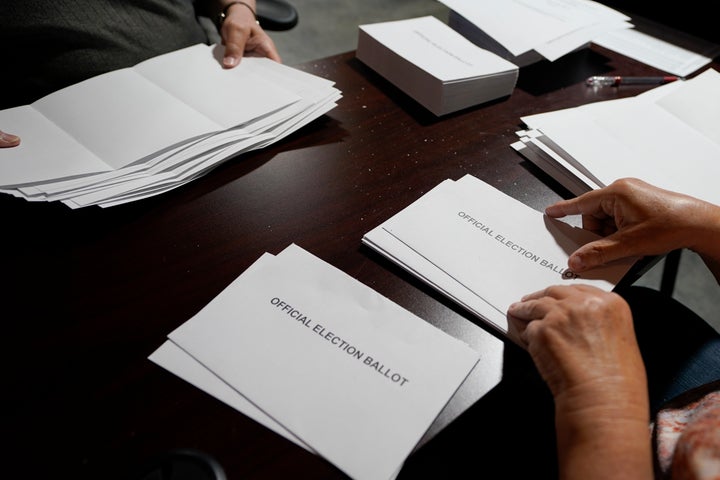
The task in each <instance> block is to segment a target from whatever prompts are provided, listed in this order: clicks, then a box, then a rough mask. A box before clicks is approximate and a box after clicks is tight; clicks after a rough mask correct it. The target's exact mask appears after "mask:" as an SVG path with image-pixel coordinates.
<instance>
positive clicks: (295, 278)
mask: <svg viewBox="0 0 720 480" xmlns="http://www.w3.org/2000/svg"><path fill="white" fill-rule="evenodd" d="M168 338H169V340H168V341H167V342H166V343H164V344H163V345H162V346H161V347H160V348H159V349H158V350H157V351H155V352H154V353H153V354H152V355H151V356H150V359H151V360H152V361H153V362H155V363H157V364H159V365H161V366H163V367H164V368H166V369H168V370H170V371H171V372H173V373H175V374H176V375H178V376H180V377H182V378H184V379H186V380H187V381H189V382H191V383H193V384H194V385H196V386H197V387H199V388H201V389H203V390H205V391H207V392H208V393H210V394H212V395H214V396H215V397H217V398H219V399H221V400H223V401H224V402H226V403H228V404H229V405H231V406H233V407H235V408H236V409H238V410H240V411H241V412H243V413H245V414H247V415H249V416H250V417H251V418H253V419H255V420H257V421H258V422H260V423H262V424H264V425H266V426H268V427H269V428H272V429H273V430H274V431H276V432H278V433H279V434H281V435H283V436H285V437H286V438H288V439H290V440H291V441H294V442H295V443H297V444H298V445H301V446H303V447H304V448H306V449H308V450H310V451H312V452H314V453H316V454H318V455H321V456H322V457H324V458H326V459H327V460H328V461H330V462H331V463H333V464H334V465H335V466H337V467H338V468H339V469H340V470H342V471H343V472H345V473H346V474H348V475H349V476H350V477H351V478H357V479H369V480H378V479H391V478H394V477H396V476H397V474H398V472H399V471H400V469H401V467H402V464H403V462H404V461H405V459H406V458H407V456H408V455H409V454H410V453H411V452H412V450H413V448H414V447H415V445H416V444H417V443H418V442H419V441H420V439H421V437H422V436H423V434H424V433H425V431H426V430H427V429H428V427H429V426H430V425H431V423H432V422H433V420H434V419H435V418H436V417H437V415H438V414H439V413H440V411H441V410H442V408H443V406H444V405H445V404H446V403H447V402H448V400H449V399H450V397H452V395H453V393H454V392H455V391H456V390H457V388H458V387H459V386H460V384H461V383H462V382H463V381H464V379H465V378H466V377H467V375H468V374H469V372H470V371H471V370H472V369H473V368H474V367H475V366H476V364H477V365H478V366H479V365H480V364H478V361H479V360H480V354H479V353H478V352H476V351H474V350H473V349H471V348H470V347H469V346H468V345H467V344H465V343H463V342H461V341H459V340H457V339H455V338H453V337H451V336H450V335H448V334H447V333H445V332H443V331H441V330H439V329H437V328H435V327H434V326H432V325H431V324H429V323H427V322H425V321H424V320H422V319H420V318H418V317H416V316H415V315H413V314H412V313H410V312H408V311H407V310H404V309H403V308H401V307H400V306H398V305H397V304H395V303H393V302H391V301H390V300H388V299H387V298H385V297H383V296H381V295H379V294H378V293H377V292H375V291H374V290H372V289H370V288H369V287H367V286H365V285H363V284H361V283H360V282H358V281H357V280H355V279H353V278H351V277H349V276H348V275H346V274H345V273H343V272H341V271H340V270H337V269H335V268H333V267H332V266H330V265H328V264H326V263H325V262H322V261H321V260H319V259H318V258H316V257H314V256H313V255H311V254H309V253H308V252H306V251H304V250H303V249H301V248H300V247H298V246H296V245H290V246H289V247H288V248H286V249H285V250H283V251H282V252H281V253H280V254H278V255H277V256H273V255H271V254H265V255H264V256H262V257H261V258H260V259H259V260H257V261H256V262H255V263H254V264H253V265H252V266H251V267H250V268H248V269H247V270H246V271H245V272H244V273H243V274H241V275H240V276H239V277H238V278H237V279H236V280H235V281H233V283H232V284H230V285H229V286H228V287H227V288H226V289H225V290H224V291H223V292H221V293H220V294H219V295H218V296H217V297H216V298H215V299H213V300H212V301H211V302H210V303H209V304H208V305H207V306H206V307H205V308H203V309H202V310H201V311H200V312H199V313H197V314H196V315H195V316H194V317H193V318H191V319H190V320H188V321H187V322H185V323H184V324H183V325H181V326H180V327H178V328H177V329H176V330H174V331H173V332H171V333H170V334H169V335H168ZM499 353H500V355H501V352H499ZM501 363H502V362H495V361H494V360H492V361H491V365H493V367H491V368H495V365H497V364H501ZM497 378H498V381H499V376H497ZM300 476H302V474H300Z"/></svg>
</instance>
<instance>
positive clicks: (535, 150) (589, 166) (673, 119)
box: [512, 69, 720, 204]
mask: <svg viewBox="0 0 720 480" xmlns="http://www.w3.org/2000/svg"><path fill="white" fill-rule="evenodd" d="M522 121H523V122H524V123H525V125H526V126H527V127H528V129H527V130H522V131H519V132H517V133H518V135H519V136H520V141H518V142H515V143H513V144H512V147H513V148H514V149H515V150H517V151H518V152H520V153H521V154H522V155H523V156H524V157H525V158H527V159H528V160H529V161H531V162H533V163H534V164H535V165H537V166H538V167H539V168H541V169H542V170H543V171H545V172H546V173H547V174H549V175H550V176H552V177H553V178H555V179H556V180H557V181H558V182H559V183H560V184H562V185H563V186H565V188H567V189H568V190H570V191H571V192H572V193H574V194H575V195H579V194H582V193H584V192H587V191H589V190H591V189H596V188H600V187H604V186H607V185H609V184H610V183H612V182H613V181H615V180H617V179H619V178H622V177H637V178H640V179H642V180H645V181H646V182H649V183H652V184H654V185H656V186H658V187H661V188H665V189H668V190H673V191H677V192H682V193H685V194H688V195H693V196H695V197H698V198H701V199H703V200H707V201H709V202H712V203H715V204H720V189H718V187H717V185H716V182H715V180H716V179H717V178H720V74H719V73H718V72H717V71H715V70H713V69H708V70H706V71H705V72H703V73H701V74H699V75H698V76H697V77H694V78H692V79H690V80H685V81H677V82H673V83H669V84H666V85H661V86H659V87H656V88H654V89H652V90H648V91H646V92H644V93H642V94H640V95H637V96H635V97H630V98H624V99H616V100H610V101H605V102H596V103H591V104H588V105H583V106H581V107H576V108H569V109H564V110H557V111H553V112H546V113H540V114H536V115H530V116H526V117H522Z"/></svg>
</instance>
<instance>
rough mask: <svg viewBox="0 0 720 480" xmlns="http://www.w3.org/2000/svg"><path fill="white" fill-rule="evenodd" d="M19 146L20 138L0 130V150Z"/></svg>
mask: <svg viewBox="0 0 720 480" xmlns="http://www.w3.org/2000/svg"><path fill="white" fill-rule="evenodd" d="M18 145H20V137H18V136H17V135H13V134H11V133H5V132H3V131H2V130H0V148H8V147H15V146H18Z"/></svg>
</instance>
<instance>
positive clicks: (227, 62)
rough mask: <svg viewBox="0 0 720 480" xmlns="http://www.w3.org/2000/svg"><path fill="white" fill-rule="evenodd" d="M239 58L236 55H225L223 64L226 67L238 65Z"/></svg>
mask: <svg viewBox="0 0 720 480" xmlns="http://www.w3.org/2000/svg"><path fill="white" fill-rule="evenodd" d="M237 63H238V59H237V58H235V57H225V58H223V66H224V67H234V66H235V65H237Z"/></svg>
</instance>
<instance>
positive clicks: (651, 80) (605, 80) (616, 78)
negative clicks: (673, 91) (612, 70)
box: [585, 75, 682, 87]
mask: <svg viewBox="0 0 720 480" xmlns="http://www.w3.org/2000/svg"><path fill="white" fill-rule="evenodd" d="M676 80H682V78H680V77H676V76H675V75H664V76H658V77H623V76H622V75H613V76H607V77H605V76H600V75H595V76H592V77H588V79H587V80H585V84H586V85H588V86H589V87H617V86H618V85H661V84H663V83H669V82H674V81H676Z"/></svg>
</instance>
